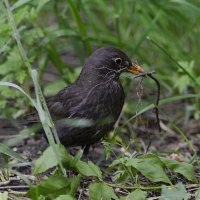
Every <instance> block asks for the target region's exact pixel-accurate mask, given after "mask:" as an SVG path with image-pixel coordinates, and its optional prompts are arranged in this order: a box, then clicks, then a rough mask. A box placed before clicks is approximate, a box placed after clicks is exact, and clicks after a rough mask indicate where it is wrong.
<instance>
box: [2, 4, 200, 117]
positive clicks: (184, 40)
mask: <svg viewBox="0 0 200 200" xmlns="http://www.w3.org/2000/svg"><path fill="white" fill-rule="evenodd" d="M10 4H11V9H12V12H13V13H14V18H15V22H16V24H17V28H18V30H19V34H20V38H21V40H22V43H23V46H24V48H25V49H26V51H27V54H28V58H29V61H30V62H31V64H32V65H33V67H34V68H36V69H37V70H38V73H39V77H40V82H41V83H42V82H43V80H44V74H45V72H46V71H48V67H49V66H50V65H51V66H52V65H53V66H54V67H55V69H56V72H57V73H58V76H59V78H58V79H60V80H59V82H55V84H53V85H50V86H48V84H44V89H45V94H47V95H52V94H53V93H55V92H56V91H58V90H59V89H60V88H62V87H63V86H64V83H66V84H69V83H71V82H72V81H74V80H75V79H76V78H77V76H78V73H79V71H80V68H79V69H77V68H74V66H72V65H71V63H70V62H69V63H68V60H67V59H65V55H68V54H69V53H73V55H75V56H76V57H77V58H76V59H77V60H78V61H80V64H78V66H79V67H81V66H82V65H83V63H84V60H85V58H86V57H87V56H88V55H90V53H91V52H92V51H93V49H95V48H97V47H101V46H105V45H110V46H114V47H119V48H120V49H122V50H124V51H125V52H126V53H127V54H128V55H129V56H130V58H131V59H132V60H133V61H138V62H139V63H140V64H142V65H144V66H145V67H144V68H145V69H146V70H147V71H151V70H153V69H154V70H156V72H157V74H158V75H157V76H158V78H159V80H160V81H161V84H162V86H163V88H164V89H163V94H162V95H163V96H169V95H176V94H185V93H189V92H190V93H198V92H199V87H198V84H196V83H195V82H194V80H196V82H199V80H200V75H199V74H200V69H199V68H198V65H199V64H200V57H199V49H200V40H199V34H200V24H199V20H200V2H199V1H195V0H189V1H186V0H162V1H157V0H141V1H136V0H121V1H103V0H94V1H91V0H60V1H55V0H52V1H50V0H18V1H16V0H12V1H10ZM0 13H1V14H0V26H1V29H0V38H1V40H0V55H1V57H0V80H1V81H9V82H14V83H16V84H19V85H21V86H22V87H24V89H25V91H26V92H27V93H29V94H30V93H31V92H30V85H31V84H30V77H29V75H28V73H27V69H26V67H25V66H24V64H23V62H22V60H21V58H20V54H19V53H18V49H17V46H16V43H15V40H14V39H13V37H12V36H13V35H12V30H11V27H10V25H9V24H8V19H7V13H6V9H5V6H4V5H3V3H2V1H1V2H0ZM152 41H153V42H152ZM158 47H161V48H158ZM76 65H77V64H76ZM179 65H181V66H182V68H184V70H185V71H184V70H183V69H181V68H180V66H179ZM186 72H188V73H189V74H190V75H191V77H192V78H193V79H191V77H190V76H188V74H187V73H186ZM126 82H128V83H127V84H126V83H125V86H126V87H125V89H126V90H127V91H128V90H129V89H128V88H129V87H128V86H129V85H130V82H129V81H126ZM51 84H52V83H51ZM46 85H47V89H46ZM51 86H52V90H51V89H50V88H51ZM152 87H154V86H152ZM25 100H26V99H25V97H24V96H22V95H21V94H19V92H17V91H13V90H12V89H10V88H6V87H0V109H1V110H2V112H1V115H2V116H7V117H18V116H20V115H21V114H23V113H24V112H26V110H27V109H28V107H27V106H24V107H23V108H22V104H23V102H24V101H25ZM190 104H191V107H192V110H193V111H194V110H195V111H196V112H199V110H200V105H199V102H198V101H193V102H192V101H190ZM130 106H131V104H130ZM8 107H12V108H8ZM130 108H132V106H131V107H130ZM20 110H21V111H20ZM22 110H23V111H22ZM129 110H130V109H129ZM131 110H133V109H131ZM16 111H18V112H17V113H16ZM198 116H199V115H196V117H198Z"/></svg>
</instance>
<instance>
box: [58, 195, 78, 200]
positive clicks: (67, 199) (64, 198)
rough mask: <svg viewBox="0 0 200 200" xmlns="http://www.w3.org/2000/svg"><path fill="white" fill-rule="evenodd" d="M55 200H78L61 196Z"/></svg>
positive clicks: (69, 196)
mask: <svg viewBox="0 0 200 200" xmlns="http://www.w3.org/2000/svg"><path fill="white" fill-rule="evenodd" d="M55 200H76V198H74V197H73V196H71V195H60V196H59V197H57V198H56V199H55Z"/></svg>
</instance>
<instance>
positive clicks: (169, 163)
mask: <svg viewBox="0 0 200 200" xmlns="http://www.w3.org/2000/svg"><path fill="white" fill-rule="evenodd" d="M160 160H161V161H162V162H163V163H164V164H165V166H166V167H167V168H169V169H170V170H172V171H173V172H176V173H179V174H181V175H183V176H184V177H185V178H187V179H188V180H189V181H192V182H194V183H197V179H196V177H195V171H194V167H193V166H192V165H191V164H189V163H186V162H178V161H176V160H172V159H169V158H163V157H160Z"/></svg>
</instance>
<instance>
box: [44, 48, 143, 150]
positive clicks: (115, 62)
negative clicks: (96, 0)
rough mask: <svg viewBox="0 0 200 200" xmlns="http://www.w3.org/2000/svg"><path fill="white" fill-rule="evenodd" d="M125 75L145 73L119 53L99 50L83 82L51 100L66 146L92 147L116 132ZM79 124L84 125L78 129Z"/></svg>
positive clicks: (88, 62) (83, 73) (89, 62)
mask: <svg viewBox="0 0 200 200" xmlns="http://www.w3.org/2000/svg"><path fill="white" fill-rule="evenodd" d="M122 72H130V73H132V74H139V73H140V72H144V71H143V70H142V68H140V67H139V66H137V65H133V64H132V62H131V61H130V59H129V58H128V56H127V55H126V54H125V53H124V52H122V51H121V50H119V49H116V48H112V47H103V48H100V49H97V50H96V51H94V53H93V54H92V55H91V56H90V57H89V58H88V59H87V60H86V62H85V65H84V67H83V69H82V71H81V73H80V76H79V78H78V79H77V80H76V81H75V82H74V83H72V84H71V85H69V86H67V87H65V88H64V89H62V90H61V91H60V92H58V93H57V94H56V95H55V96H52V97H50V98H48V99H47V106H48V108H49V111H50V114H51V116H52V118H53V119H54V120H55V126H56V130H57V133H58V137H59V139H60V141H61V143H62V144H64V145H65V146H87V147H88V146H90V145H91V144H94V143H95V142H98V141H99V140H100V139H101V138H102V137H103V136H104V135H105V134H107V133H108V132H109V131H111V130H112V129H113V127H114V124H115V122H116V121H117V119H118V117H119V115H120V112H121V110H122V107H123V104H124V97H125V95H124V91H123V88H122V85H121V83H120V81H119V76H120V74H121V73H122ZM62 119H68V120H62ZM69 119H70V120H69ZM73 120H74V122H73ZM77 120H78V121H79V122H80V120H82V122H83V124H82V125H81V126H78V125H77V123H78V122H77ZM69 122H73V123H71V124H70V123H69ZM84 122H85V124H84ZM78 124H80V123H78Z"/></svg>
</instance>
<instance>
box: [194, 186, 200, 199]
mask: <svg viewBox="0 0 200 200" xmlns="http://www.w3.org/2000/svg"><path fill="white" fill-rule="evenodd" d="M195 199H196V200H198V199H200V188H198V190H197V191H196V192H195Z"/></svg>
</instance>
